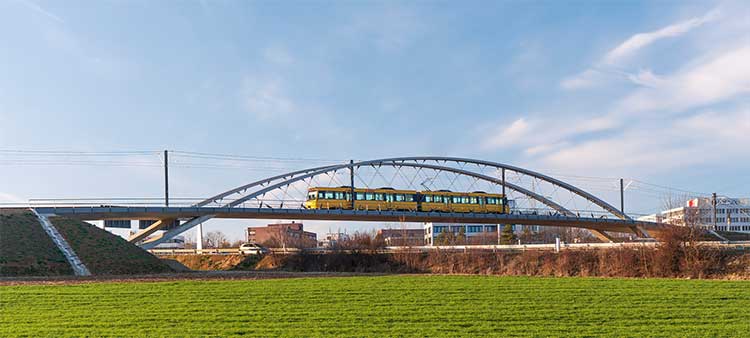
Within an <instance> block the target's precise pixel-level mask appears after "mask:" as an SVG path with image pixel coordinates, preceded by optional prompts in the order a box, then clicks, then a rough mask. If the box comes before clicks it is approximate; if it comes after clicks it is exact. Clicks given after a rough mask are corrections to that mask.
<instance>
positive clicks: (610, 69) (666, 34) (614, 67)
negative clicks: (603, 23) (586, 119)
mask: <svg viewBox="0 0 750 338" xmlns="http://www.w3.org/2000/svg"><path fill="white" fill-rule="evenodd" d="M719 13H720V12H719V10H718V9H714V10H712V11H710V12H708V13H706V14H705V15H703V16H700V17H696V18H692V19H689V20H686V21H683V22H679V23H675V24H672V25H669V26H666V27H664V28H661V29H658V30H656V31H652V32H647V33H638V34H635V35H633V36H631V37H630V38H628V39H627V40H625V41H624V42H622V43H620V44H619V45H618V46H617V47H615V48H614V49H612V50H610V51H609V52H608V53H607V54H605V55H604V57H603V58H602V59H601V60H600V61H599V62H597V63H596V64H595V65H593V66H591V68H589V69H586V70H584V71H583V72H581V73H578V74H576V75H573V76H570V77H567V78H565V79H563V80H562V81H561V82H560V87H561V88H563V89H566V90H576V89H583V88H590V87H593V86H595V85H597V84H601V83H604V82H606V81H608V80H612V79H623V78H624V79H627V80H630V81H631V82H633V83H634V84H637V85H642V86H651V85H653V84H654V81H656V80H658V79H657V78H656V77H655V76H654V75H653V73H651V71H650V70H646V71H641V72H639V73H638V74H635V75H634V74H630V73H629V72H627V71H623V70H622V67H621V66H622V64H623V63H624V62H626V61H627V60H628V59H629V58H631V57H632V56H633V55H635V54H636V53H637V52H638V51H640V50H642V49H644V48H646V47H648V46H649V45H651V44H654V43H655V42H657V41H659V40H661V39H665V38H673V37H678V36H681V35H684V34H686V33H688V32H690V31H691V30H693V29H695V28H697V27H700V26H702V25H703V24H705V23H707V22H711V21H713V20H716V19H717V18H718V17H719Z"/></svg>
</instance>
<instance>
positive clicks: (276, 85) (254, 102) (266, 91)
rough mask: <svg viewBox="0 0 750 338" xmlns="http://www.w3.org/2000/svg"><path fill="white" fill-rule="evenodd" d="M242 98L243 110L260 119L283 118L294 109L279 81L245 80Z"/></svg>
mask: <svg viewBox="0 0 750 338" xmlns="http://www.w3.org/2000/svg"><path fill="white" fill-rule="evenodd" d="M242 96H243V97H242V99H243V104H244V107H245V109H246V110H247V111H248V112H250V113H251V114H253V115H254V116H255V117H257V118H260V119H270V118H280V117H285V116H287V115H289V114H290V113H292V111H293V110H294V109H295V104H294V102H293V101H292V99H291V98H290V97H289V96H288V95H287V93H286V92H285V88H284V85H283V83H282V81H281V80H280V79H271V80H259V79H254V78H246V79H245V80H244V83H243V88H242Z"/></svg>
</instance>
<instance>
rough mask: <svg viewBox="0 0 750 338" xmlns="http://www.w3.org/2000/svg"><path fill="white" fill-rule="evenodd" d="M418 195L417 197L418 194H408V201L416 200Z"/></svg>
mask: <svg viewBox="0 0 750 338" xmlns="http://www.w3.org/2000/svg"><path fill="white" fill-rule="evenodd" d="M416 197H417V195H412V194H408V195H406V201H407V202H414V201H416V200H417V199H416Z"/></svg>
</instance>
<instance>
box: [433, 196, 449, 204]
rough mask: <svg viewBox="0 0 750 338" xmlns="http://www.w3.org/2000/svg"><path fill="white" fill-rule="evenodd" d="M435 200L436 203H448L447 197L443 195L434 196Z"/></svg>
mask: <svg viewBox="0 0 750 338" xmlns="http://www.w3.org/2000/svg"><path fill="white" fill-rule="evenodd" d="M435 202H437V203H448V199H447V198H443V196H435Z"/></svg>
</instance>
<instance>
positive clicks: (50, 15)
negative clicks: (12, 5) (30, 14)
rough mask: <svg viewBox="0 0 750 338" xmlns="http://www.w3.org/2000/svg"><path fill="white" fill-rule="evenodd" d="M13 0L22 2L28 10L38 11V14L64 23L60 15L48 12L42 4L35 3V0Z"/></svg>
mask: <svg viewBox="0 0 750 338" xmlns="http://www.w3.org/2000/svg"><path fill="white" fill-rule="evenodd" d="M15 1H16V2H18V3H20V4H22V5H23V6H25V7H26V8H28V9H30V10H32V11H34V12H36V13H38V14H41V15H43V16H45V17H47V18H48V19H51V20H54V21H56V22H58V23H65V20H63V19H62V18H61V17H59V16H57V15H55V14H54V13H52V12H50V11H48V10H46V9H44V8H42V6H39V5H38V4H36V3H35V2H33V1H31V0H15Z"/></svg>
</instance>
